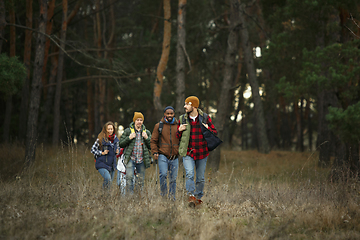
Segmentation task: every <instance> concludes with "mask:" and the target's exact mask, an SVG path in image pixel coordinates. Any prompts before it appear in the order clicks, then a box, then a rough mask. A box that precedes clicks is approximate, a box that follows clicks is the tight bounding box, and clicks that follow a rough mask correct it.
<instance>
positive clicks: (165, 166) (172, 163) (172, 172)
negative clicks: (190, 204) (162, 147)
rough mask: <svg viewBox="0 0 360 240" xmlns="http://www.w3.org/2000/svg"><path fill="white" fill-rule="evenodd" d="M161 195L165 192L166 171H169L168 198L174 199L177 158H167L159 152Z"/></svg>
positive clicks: (177, 167) (177, 166) (164, 194)
mask: <svg viewBox="0 0 360 240" xmlns="http://www.w3.org/2000/svg"><path fill="white" fill-rule="evenodd" d="M158 165H159V176H160V190H161V196H166V195H167V194H168V193H167V173H168V171H169V198H170V199H173V200H175V192H176V178H177V175H178V169H179V159H178V158H175V159H174V160H169V159H168V158H167V157H166V156H165V155H163V154H160V155H159V159H158Z"/></svg>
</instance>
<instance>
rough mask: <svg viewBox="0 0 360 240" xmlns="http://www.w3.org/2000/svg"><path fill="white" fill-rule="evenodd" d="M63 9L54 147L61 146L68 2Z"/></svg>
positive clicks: (64, 1) (65, 2)
mask: <svg viewBox="0 0 360 240" xmlns="http://www.w3.org/2000/svg"><path fill="white" fill-rule="evenodd" d="M62 7H63V21H62V27H61V37H60V39H61V41H60V49H59V64H58V69H57V70H58V71H57V79H56V90H55V99H54V102H55V103H54V129H53V138H52V143H53V145H55V146H56V145H58V144H59V128H60V117H61V116H60V101H61V81H62V78H63V72H64V50H65V41H66V31H67V11H68V1H67V0H63V1H62Z"/></svg>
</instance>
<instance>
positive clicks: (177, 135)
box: [176, 120, 182, 139]
mask: <svg viewBox="0 0 360 240" xmlns="http://www.w3.org/2000/svg"><path fill="white" fill-rule="evenodd" d="M179 127H180V120H179V122H178V125H177V131H176V137H177V138H178V139H181V136H182V132H180V131H179Z"/></svg>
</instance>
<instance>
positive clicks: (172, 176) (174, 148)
mask: <svg viewBox="0 0 360 240" xmlns="http://www.w3.org/2000/svg"><path fill="white" fill-rule="evenodd" d="M176 131H177V120H176V119H175V110H174V108H173V107H172V106H167V107H166V108H165V109H164V116H163V117H162V118H161V120H160V122H158V123H157V124H155V126H154V130H153V132H152V135H151V140H150V146H151V153H152V154H153V155H154V160H155V164H156V162H158V165H159V178H160V191H161V192H160V194H161V196H163V197H167V196H168V197H169V199H171V200H175V193H176V178H177V175H178V169H179V159H178V155H179V139H178V138H177V137H176ZM167 179H169V191H168V188H167Z"/></svg>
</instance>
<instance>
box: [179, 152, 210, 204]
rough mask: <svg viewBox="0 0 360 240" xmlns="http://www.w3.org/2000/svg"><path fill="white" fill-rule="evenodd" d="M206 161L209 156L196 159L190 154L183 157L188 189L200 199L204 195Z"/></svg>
mask: <svg viewBox="0 0 360 240" xmlns="http://www.w3.org/2000/svg"><path fill="white" fill-rule="evenodd" d="M206 161H207V157H206V158H203V159H199V160H194V159H193V158H192V157H190V156H185V157H183V164H184V168H185V172H186V182H185V186H186V191H187V193H188V194H192V195H194V196H195V197H196V198H198V199H200V198H202V196H204V185H205V169H206ZM194 168H196V185H195V183H194V173H195V172H194Z"/></svg>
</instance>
